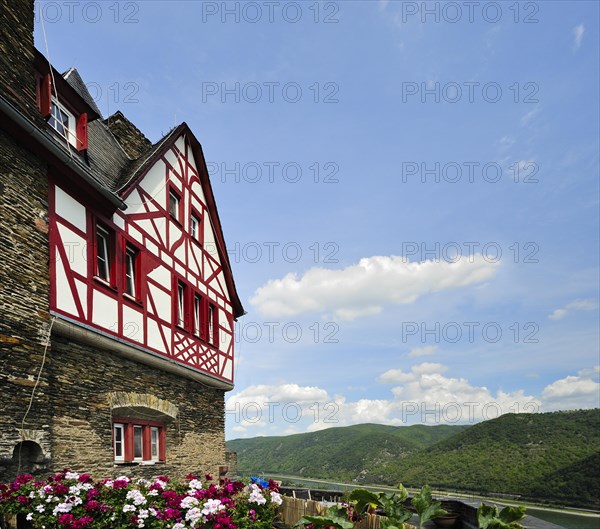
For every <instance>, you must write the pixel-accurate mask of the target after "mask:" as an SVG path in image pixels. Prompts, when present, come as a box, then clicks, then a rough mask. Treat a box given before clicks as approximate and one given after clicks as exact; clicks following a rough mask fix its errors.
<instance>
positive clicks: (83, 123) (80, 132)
mask: <svg viewBox="0 0 600 529" xmlns="http://www.w3.org/2000/svg"><path fill="white" fill-rule="evenodd" d="M87 125H88V116H87V113H86V112H84V113H83V114H80V116H79V117H78V118H77V150H78V151H85V150H87V148H88V126H87Z"/></svg>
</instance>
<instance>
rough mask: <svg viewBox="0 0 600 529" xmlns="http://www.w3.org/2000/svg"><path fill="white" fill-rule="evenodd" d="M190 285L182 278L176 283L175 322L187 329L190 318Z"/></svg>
mask: <svg viewBox="0 0 600 529" xmlns="http://www.w3.org/2000/svg"><path fill="white" fill-rule="evenodd" d="M188 291H189V289H188V286H187V285H186V284H185V283H184V282H183V281H181V280H178V281H177V282H176V283H175V324H176V325H177V326H178V327H181V328H182V329H187V327H188V323H189V318H188Z"/></svg>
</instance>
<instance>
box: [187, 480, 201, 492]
mask: <svg viewBox="0 0 600 529" xmlns="http://www.w3.org/2000/svg"><path fill="white" fill-rule="evenodd" d="M189 487H190V490H198V489H201V488H202V482H201V481H200V480H199V479H192V480H190V482H189Z"/></svg>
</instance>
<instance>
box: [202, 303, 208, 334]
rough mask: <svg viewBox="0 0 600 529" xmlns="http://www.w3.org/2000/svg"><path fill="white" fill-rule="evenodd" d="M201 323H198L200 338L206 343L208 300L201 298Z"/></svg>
mask: <svg viewBox="0 0 600 529" xmlns="http://www.w3.org/2000/svg"><path fill="white" fill-rule="evenodd" d="M200 305H201V307H202V312H201V316H200V318H201V321H200V329H201V333H200V338H202V339H203V340H204V341H205V342H208V299H207V298H205V297H203V298H202V301H201V304H200Z"/></svg>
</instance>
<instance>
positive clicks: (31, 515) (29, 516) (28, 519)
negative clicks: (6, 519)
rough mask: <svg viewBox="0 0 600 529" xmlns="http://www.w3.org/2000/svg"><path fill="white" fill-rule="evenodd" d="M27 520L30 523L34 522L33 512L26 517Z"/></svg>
mask: <svg viewBox="0 0 600 529" xmlns="http://www.w3.org/2000/svg"><path fill="white" fill-rule="evenodd" d="M25 519H26V520H27V521H28V522H30V521H31V520H33V513H31V512H30V513H29V514H27V516H26V517H25Z"/></svg>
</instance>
